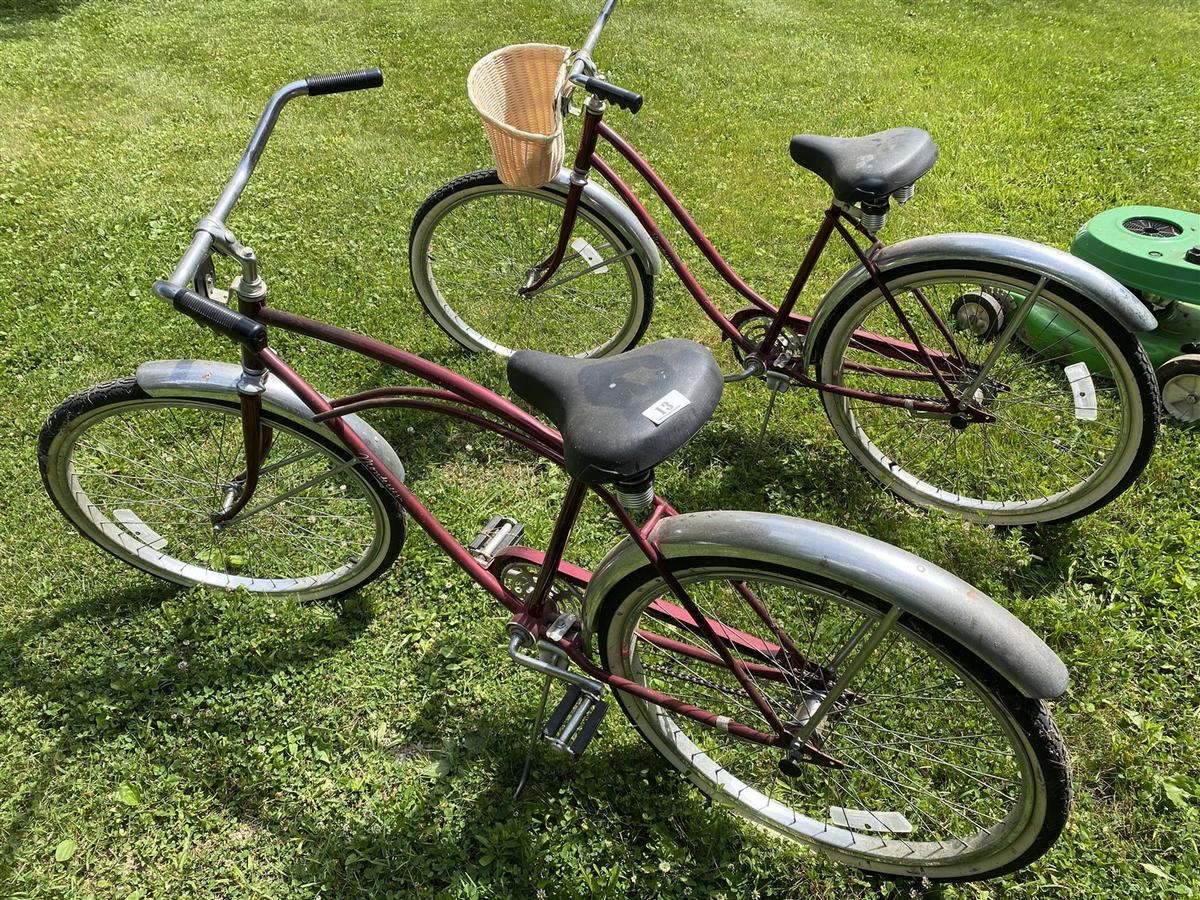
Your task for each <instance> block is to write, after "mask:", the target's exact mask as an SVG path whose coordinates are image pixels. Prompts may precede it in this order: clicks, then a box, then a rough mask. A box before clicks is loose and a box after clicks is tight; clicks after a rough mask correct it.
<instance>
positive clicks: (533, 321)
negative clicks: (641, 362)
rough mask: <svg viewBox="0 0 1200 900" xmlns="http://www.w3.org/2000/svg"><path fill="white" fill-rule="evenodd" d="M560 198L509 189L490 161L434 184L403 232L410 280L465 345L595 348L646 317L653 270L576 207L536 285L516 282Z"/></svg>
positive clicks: (510, 349) (610, 345)
mask: <svg viewBox="0 0 1200 900" xmlns="http://www.w3.org/2000/svg"><path fill="white" fill-rule="evenodd" d="M565 203H566V199H565V197H563V196H562V195H561V194H559V193H557V192H555V191H551V190H548V189H546V188H536V189H532V190H530V189H525V188H514V187H509V186H508V185H506V184H503V183H502V182H501V181H500V179H499V177H498V176H497V175H496V172H495V170H488V171H482V172H472V173H471V174H469V175H464V176H462V177H461V178H457V179H455V180H454V181H451V182H449V183H448V184H445V185H443V186H442V187H440V188H438V190H436V191H435V192H434V193H433V194H431V195H430V196H429V198H428V199H427V200H426V201H425V203H424V204H422V206H421V208H420V209H419V210H418V211H417V214H416V216H415V217H414V219H413V224H412V231H411V233H410V234H409V264H410V268H411V271H412V280H413V287H414V288H415V289H416V291H417V296H418V297H420V298H421V303H422V304H424V306H425V309H426V310H427V311H428V312H429V314H430V316H432V317H433V320H434V321H435V322H437V324H438V325H439V326H440V327H441V329H442V330H443V331H445V332H446V333H447V334H448V335H450V337H452V338H453V339H454V340H455V341H457V342H458V343H459V344H461V345H462V346H464V347H466V348H467V349H468V350H472V351H476V352H478V351H487V352H490V353H496V354H498V355H500V356H511V355H512V354H513V353H514V352H515V351H517V350H542V351H545V352H547V353H557V354H559V355H561V356H579V357H598V356H608V355H609V354H612V353H620V352H622V351H623V350H628V349H629V348H630V347H632V346H633V345H634V344H636V343H637V342H638V341H639V340H640V339H641V337H642V334H643V333H644V332H645V330H646V326H647V325H648V324H649V323H650V315H651V307H652V297H653V279H652V276H650V275H649V274H648V273H647V272H646V271H645V270H644V269H643V267H642V263H641V260H640V259H639V258H638V255H637V252H636V251H635V249H634V248H633V247H631V246H630V245H629V244H628V243H627V242H626V240H625V239H624V238H623V237H622V236H621V233H620V231H619V230H618V229H617V228H616V227H615V226H614V225H613V224H612V223H610V222H608V221H607V220H606V219H605V218H603V216H601V215H600V214H599V213H597V212H596V211H594V210H592V209H590V208H588V207H585V206H582V205H581V206H580V208H579V214H578V218H577V219H576V222H575V228H574V230H573V232H572V234H571V241H570V244H569V245H568V247H567V252H566V256H565V257H564V259H563V263H562V265H561V266H560V267H559V269H558V271H557V272H555V273H554V275H553V276H551V278H550V281H549V282H548V283H547V284H546V286H545V287H543V288H542V289H541V290H539V291H538V292H537V293H536V294H531V295H528V296H526V295H523V294H521V293H520V290H521V289H522V288H523V287H525V286H526V285H528V284H530V283H532V279H533V278H534V277H535V276H534V270H535V268H536V267H537V266H538V264H540V263H542V262H544V261H545V260H546V259H548V258H549V257H550V255H551V254H552V253H553V252H554V249H555V246H556V245H557V243H558V237H559V228H560V225H561V224H562V220H563V210H564V206H565Z"/></svg>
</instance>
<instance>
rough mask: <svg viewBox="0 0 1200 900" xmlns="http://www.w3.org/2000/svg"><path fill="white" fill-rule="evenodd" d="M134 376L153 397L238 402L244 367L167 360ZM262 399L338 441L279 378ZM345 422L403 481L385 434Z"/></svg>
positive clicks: (356, 421)
mask: <svg viewBox="0 0 1200 900" xmlns="http://www.w3.org/2000/svg"><path fill="white" fill-rule="evenodd" d="M135 377H136V378H137V383H138V387H140V388H141V389H142V390H143V391H145V392H146V393H147V394H149V395H150V396H151V397H163V396H170V397H179V396H183V397H195V398H197V399H204V398H206V397H207V398H221V399H226V400H228V399H234V400H236V399H237V395H238V394H237V384H238V379H240V378H241V377H242V367H241V366H238V365H234V364H232V363H223V362H209V361H208V360H202V359H164V360H158V361H156V362H147V363H142V364H141V365H140V366H138V368H137V374H136V376H135ZM262 398H263V407H264V408H265V409H268V410H270V411H271V412H273V413H275V414H276V415H279V416H282V417H283V418H285V419H289V420H291V421H292V422H296V423H297V424H299V425H303V426H307V427H308V429H309V430H310V431H316V432H318V433H320V434H321V435H322V436H324V437H327V438H329V439H331V440H333V441H335V442H337V436H336V435H335V434H334V433H333V432H332V431H330V430H329V429H328V428H325V427H324V426H322V425H321V424H319V423H317V422H314V421H313V413H312V410H310V409H309V408H308V407H307V406H305V405H304V401H302V400H301V399H300V398H299V397H297V396H296V395H295V394H294V393H293V392H292V389H291V388H289V387H288V386H287V385H286V384H284V383H283V382H282V381H280V380H279V379H278V378H270V377H268V378H267V384H266V390H265V391H264V392H263V395H262ZM342 421H343V422H345V423H346V424H347V425H349V426H350V428H351V429H352V430H353V431H354V433H355V434H357V435H358V436H359V437H360V438H362V440H363V442H364V443H365V444H366V445H367V446H368V447H370V448H371V450H372V451H373V452H374V453H375V455H376V456H378V457H379V458H380V459H381V460H383V462H384V464H385V465H386V466H387V467H388V468H389V469H391V470H392V471H393V472H395V473H396V474H397V475H399V476H400V479H401V480H402V481H403V480H404V466H403V465H402V464H401V462H400V457H398V456H397V455H396V451H395V450H394V449H392V445H391V444H389V443H388V442H387V441H386V440H384V438H383V435H381V434H380V433H379V432H378V431H376V430H375V429H374V428H372V427H371V426H370V425H368V424H367V423H366V422H365V421H363V420H362V419H361V418H359V417H358V416H356V415H353V414H351V415H348V416H344V417H343V418H342Z"/></svg>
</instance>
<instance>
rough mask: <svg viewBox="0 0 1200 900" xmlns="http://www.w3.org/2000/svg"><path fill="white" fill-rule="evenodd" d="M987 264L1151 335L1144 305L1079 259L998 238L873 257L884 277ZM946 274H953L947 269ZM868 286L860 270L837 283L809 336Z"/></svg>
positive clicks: (924, 242)
mask: <svg viewBox="0 0 1200 900" xmlns="http://www.w3.org/2000/svg"><path fill="white" fill-rule="evenodd" d="M939 260H942V261H945V262H947V263H954V262H964V261H965V262H989V263H998V264H1001V265H1006V266H1011V267H1013V268H1017V269H1024V270H1025V271H1027V272H1029V273H1031V274H1032V275H1033V276H1035V278H1040V277H1041V276H1043V275H1045V276H1047V277H1048V278H1049V279H1050V283H1049V284H1048V285H1047V287H1046V292H1047V293H1049V294H1051V295H1053V294H1054V288H1055V286H1056V285H1062V286H1064V287H1067V288H1070V289H1071V290H1073V291H1075V292H1077V293H1079V294H1082V295H1083V296H1085V297H1088V298H1090V299H1091V300H1094V301H1095V302H1096V303H1097V304H1099V305H1100V307H1101V308H1103V309H1104V310H1105V311H1106V312H1108V313H1109V314H1110V315H1111V316H1112V317H1113V318H1115V319H1116V320H1117V322H1118V324H1120V325H1121V327H1122V328H1125V329H1128V330H1129V331H1133V332H1140V331H1153V330H1154V327H1155V325H1156V322H1155V319H1154V316H1153V315H1152V314H1151V312H1150V310H1148V309H1146V307H1145V305H1144V304H1143V303H1142V302H1141V301H1140V300H1138V298H1137V297H1135V296H1134V295H1133V294H1132V293H1130V292H1129V290H1128V289H1127V288H1126V287H1125V286H1124V285H1122V284H1121V283H1120V282H1119V281H1117V280H1116V279H1115V278H1113V277H1112V276H1110V275H1108V274H1106V273H1104V272H1102V271H1101V270H1100V269H1097V268H1096V267H1095V266H1093V265H1092V264H1091V263H1088V262H1084V261H1083V260H1082V259H1080V258H1079V257H1077V256H1072V255H1071V254H1069V253H1064V252H1063V251H1062V250H1056V249H1054V248H1053V247H1047V246H1046V245H1044V244H1037V243H1034V242H1033V241H1026V240H1023V239H1021V238H1014V237H1005V236H1004V235H998V234H969V233H957V234H931V235H926V236H925V237H917V238H911V239H910V240H907V241H901V242H900V243H898V244H892V245H891V246H888V247H885V248H884V249H883V250H881V251H880V252H879V254H878V255H877V256H875V257H874V260H873V261H874V263H875V265H877V266H878V267H879V270H880V272H881V273H883V274H884V275H885V276H886V275H887V273H888V272H890V271H894V270H895V269H898V268H902V267H904V266H908V265H912V264H914V263H924V264H928V263H936V262H938V261H939ZM947 268H953V265H948V266H947ZM870 280H871V275H870V273H869V272H867V270H866V269H865V268H864V267H863V266H861V265H859V266H856V267H855V268H853V269H851V270H850V271H849V272H847V273H846V274H845V275H843V276H842V277H841V278H839V279H838V280H837V281H836V282H835V283H834V285H833V287H831V288H830V289H829V291H828V293H826V294H825V296H824V298H822V300H821V302H820V304H819V305H818V307H817V310H816V312H815V313H814V315H813V322H812V325H811V327H810V328H809V332H808V333H809V334H811V335H813V336H814V337H815V336H816V335H819V334H820V333H821V328H822V327H823V326H824V324H825V322H826V320H827V319H828V318H829V316H830V315H831V314H832V312H833V310H834V309H835V308H836V307H837V305H838V304H839V303H840V302H841V301H842V300H843V299H844V298H845V297H847V296H848V295H849V294H851V293H852V292H854V291H856V290H858V289H859V288H860V287H862V285H863V284H865V283H867V282H869V281H870ZM814 344H815V341H806V342H805V349H804V366H805V369H806V370H807V368H808V365H809V363H811V362H813V360H812V352H813V346H814Z"/></svg>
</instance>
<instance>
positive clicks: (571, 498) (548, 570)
mask: <svg viewBox="0 0 1200 900" xmlns="http://www.w3.org/2000/svg"><path fill="white" fill-rule="evenodd" d="M587 490H588V488H587V485H586V484H585V483H584V482H582V481H580V480H579V479H578V478H572V479H571V483H570V484H569V485H567V493H566V496H565V497H563V503H562V507H561V508H560V509H559V512H558V520H557V521H556V522H555V523H554V533H553V534H552V535H551V536H550V545H549V546H548V547H547V548H546V555H545V557H543V559H542V568H541V571H539V572H538V578H537V583H536V584H535V585H534V587H533V594H532V595H531V596H530V598H529V602H528V603H527V604H526V606H525V611H524V613H523V616H524V617H526V619H527V621H530V622H532V623H534V624H540V623H541V620H542V617H543V616H544V615H545V612H546V601H547V600H548V599H549V597H550V588H551V587H552V586H553V584H554V576H555V575H556V574H558V566H559V563H561V562H562V559H563V554H564V553H565V552H566V549H567V541H568V540H570V538H571V529H572V528H574V527H575V522H576V520H577V519H578V518H579V510H580V509H581V508H582V507H583V501H584V500H585V499H587Z"/></svg>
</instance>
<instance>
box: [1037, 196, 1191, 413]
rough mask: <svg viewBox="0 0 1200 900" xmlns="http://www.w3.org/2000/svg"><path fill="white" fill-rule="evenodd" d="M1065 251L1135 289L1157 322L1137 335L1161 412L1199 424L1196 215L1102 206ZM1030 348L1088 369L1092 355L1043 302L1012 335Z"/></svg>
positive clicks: (1096, 363) (1098, 368)
mask: <svg viewBox="0 0 1200 900" xmlns="http://www.w3.org/2000/svg"><path fill="white" fill-rule="evenodd" d="M1071 253H1072V254H1074V255H1075V256H1078V257H1079V258H1080V259H1084V260H1086V261H1087V262H1090V263H1091V264H1092V265H1094V266H1096V267H1097V268H1099V269H1102V270H1103V271H1105V272H1107V273H1108V274H1109V275H1111V276H1113V278H1115V279H1117V281H1119V282H1121V283H1122V284H1123V285H1125V286H1126V287H1127V288H1129V290H1131V291H1132V292H1133V293H1134V294H1136V295H1137V296H1138V297H1139V298H1140V299H1141V300H1142V302H1143V303H1145V304H1146V306H1147V308H1149V310H1150V311H1151V312H1152V313H1153V314H1154V317H1155V319H1157V320H1158V327H1157V328H1156V329H1155V330H1154V331H1149V332H1144V333H1142V334H1139V335H1138V339H1139V340H1140V341H1141V342H1142V346H1143V347H1145V348H1146V354H1147V355H1148V356H1149V357H1150V361H1151V362H1152V363H1153V364H1154V368H1155V371H1156V372H1157V374H1158V385H1159V389H1160V390H1161V391H1162V402H1163V409H1164V410H1165V411H1166V412H1167V414H1169V415H1170V416H1172V417H1173V418H1175V419H1176V420H1178V421H1180V422H1185V423H1188V424H1195V423H1198V422H1200V214H1197V213H1187V212H1181V211H1180V210H1176V209H1164V208H1162V207H1158V206H1121V207H1118V208H1116V209H1110V210H1106V211H1105V212H1102V213H1100V214H1099V215H1097V216H1094V217H1093V218H1092V219H1090V220H1089V221H1088V222H1087V223H1086V224H1084V226H1083V227H1082V228H1081V229H1079V233H1078V234H1076V235H1075V239H1074V240H1073V241H1072V242H1071ZM1019 334H1020V337H1021V339H1022V340H1023V341H1024V342H1025V343H1026V344H1028V345H1029V346H1030V347H1032V348H1034V349H1037V350H1045V349H1047V348H1048V347H1050V346H1052V345H1053V346H1054V347H1055V353H1058V352H1060V350H1062V349H1063V348H1071V350H1072V351H1073V352H1072V353H1071V356H1072V358H1075V359H1078V360H1081V361H1083V362H1085V363H1087V364H1088V368H1089V369H1091V371H1092V372H1096V373H1100V372H1102V370H1103V366H1102V364H1101V361H1100V357H1099V355H1098V354H1097V353H1096V352H1095V350H1094V349H1093V348H1092V347H1091V345H1090V344H1089V343H1088V342H1087V341H1086V340H1083V339H1081V338H1080V337H1079V336H1078V335H1074V334H1068V333H1066V330H1065V328H1064V327H1063V326H1062V325H1060V324H1059V323H1058V322H1056V321H1055V317H1054V316H1053V314H1052V313H1051V312H1050V311H1049V310H1048V309H1047V308H1046V307H1044V306H1040V305H1035V307H1034V308H1033V310H1032V311H1031V312H1030V314H1029V317H1028V318H1027V319H1026V321H1025V322H1024V323H1023V324H1022V328H1021V330H1020V332H1019Z"/></svg>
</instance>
